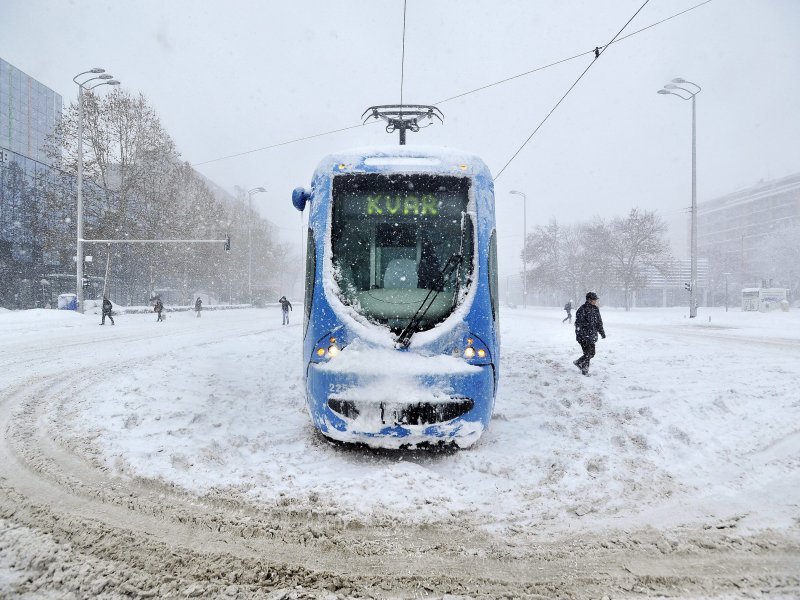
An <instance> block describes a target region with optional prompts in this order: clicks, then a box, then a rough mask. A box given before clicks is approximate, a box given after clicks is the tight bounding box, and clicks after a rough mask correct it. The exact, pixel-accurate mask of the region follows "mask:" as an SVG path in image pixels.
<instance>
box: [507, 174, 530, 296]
mask: <svg viewBox="0 0 800 600" xmlns="http://www.w3.org/2000/svg"><path fill="white" fill-rule="evenodd" d="M509 193H510V194H515V195H517V196H522V308H528V259H527V257H526V256H525V246H526V244H527V241H528V239H527V238H528V197H527V196H526V195H525V194H524V192H518V191H517V190H511V191H510V192H509Z"/></svg>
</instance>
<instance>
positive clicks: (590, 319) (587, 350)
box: [572, 292, 606, 375]
mask: <svg viewBox="0 0 800 600" xmlns="http://www.w3.org/2000/svg"><path fill="white" fill-rule="evenodd" d="M598 300H599V298H598V297H597V294H595V293H594V292H589V293H588V294H586V303H585V304H582V305H581V306H580V307H579V308H578V310H577V312H576V313H575V339H576V340H578V343H579V344H580V345H581V350H583V355H582V356H581V357H580V358H578V359H577V360H574V361H572V364H574V365H575V366H576V367H578V368H579V369H580V370H581V373H583V374H584V375H588V374H589V361H590V360H592V358H594V353H595V352H594V345H595V344H596V343H597V334H598V333H599V334H600V337H602V338H603V339H606V332H605V330H604V329H603V318H602V317H601V316H600V309H599V308H597V302H598Z"/></svg>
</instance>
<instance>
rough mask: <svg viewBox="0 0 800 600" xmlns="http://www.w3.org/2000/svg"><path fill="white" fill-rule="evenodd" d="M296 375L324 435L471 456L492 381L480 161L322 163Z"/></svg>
mask: <svg viewBox="0 0 800 600" xmlns="http://www.w3.org/2000/svg"><path fill="white" fill-rule="evenodd" d="M292 202H293V204H294V206H295V207H296V208H297V209H298V210H301V211H302V210H304V209H305V208H306V206H308V207H309V210H310V212H309V219H308V221H309V228H308V253H307V262H306V284H305V317H304V323H303V328H304V344H303V369H304V373H305V387H306V398H307V404H308V410H309V413H310V415H311V419H312V420H313V423H314V425H315V427H316V428H317V429H318V430H319V431H320V432H322V434H324V435H325V436H327V437H329V438H332V439H334V440H339V441H344V442H361V443H365V444H367V445H369V446H373V447H382V448H403V447H422V446H430V445H434V446H438V445H448V446H450V445H455V446H457V447H468V446H470V445H472V444H474V443H475V442H476V441H477V440H478V438H479V437H480V436H481V434H482V433H483V431H484V430H485V429H486V427H487V426H488V424H489V421H490V418H491V415H492V409H493V406H494V398H495V394H496V391H497V383H498V378H499V367H500V356H499V331H498V316H499V315H498V310H499V302H498V288H497V240H496V231H495V217H494V185H493V181H492V176H491V174H490V173H489V170H488V168H487V167H486V165H485V164H484V163H483V161H481V160H480V159H479V158H477V157H475V156H471V155H468V154H464V153H459V152H454V151H451V150H445V149H438V148H425V147H414V146H391V147H378V148H367V149H364V150H356V151H351V152H344V153H340V154H334V155H330V156H328V157H326V158H325V159H323V160H322V162H321V163H320V165H319V166H318V168H317V170H316V172H315V173H314V177H313V180H312V183H311V189H310V191H307V190H305V189H303V188H297V189H295V190H294V192H293V195H292Z"/></svg>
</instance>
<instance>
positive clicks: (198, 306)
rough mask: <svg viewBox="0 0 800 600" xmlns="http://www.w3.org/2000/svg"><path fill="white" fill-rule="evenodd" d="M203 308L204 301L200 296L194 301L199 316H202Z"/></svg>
mask: <svg viewBox="0 0 800 600" xmlns="http://www.w3.org/2000/svg"><path fill="white" fill-rule="evenodd" d="M201 310H203V301H202V300H200V298H199V297H198V298H197V300H195V302H194V311H195V312H196V313H197V318H198V319H199V318H200V311H201Z"/></svg>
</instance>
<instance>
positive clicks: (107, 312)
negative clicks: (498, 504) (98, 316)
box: [100, 296, 114, 325]
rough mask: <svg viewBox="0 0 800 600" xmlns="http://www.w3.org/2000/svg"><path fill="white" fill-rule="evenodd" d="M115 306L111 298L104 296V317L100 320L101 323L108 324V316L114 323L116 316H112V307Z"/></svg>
mask: <svg viewBox="0 0 800 600" xmlns="http://www.w3.org/2000/svg"><path fill="white" fill-rule="evenodd" d="M112 308H114V305H113V304H111V300H109V299H108V298H106V297H105V296H103V309H102V312H103V319H102V320H101V321H100V325H105V324H106V317H108V318H109V320H110V321H111V324H112V325H113V324H114V317H112V316H111V309H112Z"/></svg>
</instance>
